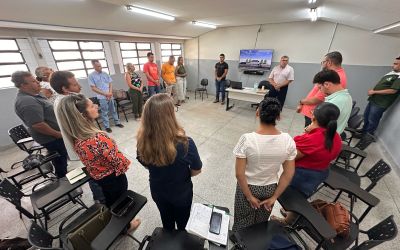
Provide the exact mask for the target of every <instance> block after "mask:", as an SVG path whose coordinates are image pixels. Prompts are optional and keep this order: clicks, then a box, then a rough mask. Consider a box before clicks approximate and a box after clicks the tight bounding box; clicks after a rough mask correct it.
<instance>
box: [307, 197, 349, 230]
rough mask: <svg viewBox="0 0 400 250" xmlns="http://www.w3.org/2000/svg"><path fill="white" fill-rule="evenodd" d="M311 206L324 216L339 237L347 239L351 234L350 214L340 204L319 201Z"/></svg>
mask: <svg viewBox="0 0 400 250" xmlns="http://www.w3.org/2000/svg"><path fill="white" fill-rule="evenodd" d="M311 205H312V206H313V207H314V208H315V209H317V211H318V212H319V213H320V214H322V216H324V218H325V219H326V221H327V222H328V223H329V225H331V226H332V228H333V229H335V230H336V233H337V235H338V236H340V237H343V238H346V237H348V236H349V233H350V213H349V211H347V209H346V208H344V207H343V205H342V204H340V203H339V202H332V203H328V202H326V201H323V200H320V199H317V200H314V201H312V202H311Z"/></svg>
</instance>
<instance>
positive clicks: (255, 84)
mask: <svg viewBox="0 0 400 250" xmlns="http://www.w3.org/2000/svg"><path fill="white" fill-rule="evenodd" d="M257 89H258V83H254V91H257Z"/></svg>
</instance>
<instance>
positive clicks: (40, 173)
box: [3, 152, 59, 189]
mask: <svg viewBox="0 0 400 250" xmlns="http://www.w3.org/2000/svg"><path fill="white" fill-rule="evenodd" d="M32 157H34V158H35V159H38V160H37V165H36V166H31V168H24V166H23V165H24V162H25V160H28V158H32ZM57 157H59V154H58V153H57V152H54V153H52V154H49V155H47V156H43V155H40V154H35V155H29V156H28V157H26V158H25V159H24V160H23V161H18V162H16V163H14V164H13V165H12V166H11V169H12V170H11V171H4V170H3V172H4V173H7V178H9V179H10V180H11V181H12V182H13V183H14V185H15V186H17V187H18V188H19V189H22V188H23V186H24V185H26V184H28V183H30V182H32V181H35V180H37V179H39V178H45V179H46V178H49V177H55V174H54V167H53V164H52V163H51V161H52V160H53V159H55V158H57ZM25 164H27V163H25Z"/></svg>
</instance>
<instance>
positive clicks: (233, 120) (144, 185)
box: [0, 96, 400, 249]
mask: <svg viewBox="0 0 400 250" xmlns="http://www.w3.org/2000/svg"><path fill="white" fill-rule="evenodd" d="M177 117H178V120H179V122H180V123H181V125H182V126H183V127H184V129H185V130H186V133H187V135H189V136H191V137H192V138H193V139H194V141H195V142H196V144H197V147H198V150H199V152H200V156H201V159H202V161H203V165H204V167H203V172H202V173H201V174H200V175H199V176H197V177H194V178H193V185H194V194H195V195H194V201H195V202H203V203H212V204H215V205H220V206H225V207H228V208H229V209H230V211H231V213H232V215H233V203H234V192H235V187H236V179H235V173H234V157H233V155H232V149H233V147H234V145H235V144H236V142H237V141H238V139H239V137H240V135H241V134H243V133H245V132H250V131H252V130H254V129H255V128H256V126H257V122H256V119H255V111H254V109H252V108H250V105H249V104H248V103H243V102H236V104H235V107H234V108H233V109H232V110H230V111H228V112H227V111H225V106H221V105H220V104H213V103H212V97H211V96H210V97H209V98H208V100H207V99H206V100H204V101H201V100H199V99H197V100H194V98H193V97H191V99H190V100H189V101H188V102H187V103H186V104H184V105H183V106H182V107H181V108H180V109H179V111H178V112H177ZM303 123H304V121H303V117H302V116H300V115H298V114H296V113H295V111H294V110H291V109H286V108H285V109H284V110H283V114H282V117H281V120H280V121H279V124H278V127H279V128H280V129H281V130H282V131H284V132H288V133H290V134H291V135H292V136H294V135H297V134H300V133H301V132H302V127H303ZM124 125H125V128H123V129H119V128H114V129H113V130H114V132H113V133H112V134H111V136H112V137H113V138H114V139H115V140H116V141H117V144H118V146H119V148H120V150H121V151H123V152H124V153H125V154H126V155H127V157H128V158H130V159H131V160H132V165H131V166H130V169H129V171H128V173H127V176H128V179H129V189H131V190H134V191H135V192H138V193H140V194H142V195H144V196H146V197H147V198H148V203H147V204H146V205H145V207H144V208H143V209H142V211H141V212H140V213H139V214H138V216H137V217H138V218H141V219H142V225H141V226H140V228H139V229H138V230H137V231H136V232H135V234H134V235H135V236H136V237H137V238H138V239H142V238H143V237H144V236H145V235H150V234H151V233H152V231H153V229H154V228H155V227H158V226H161V220H160V217H159V213H158V210H157V207H156V205H155V203H154V202H153V201H152V199H151V196H150V190H149V182H148V172H147V171H146V169H144V168H143V167H142V166H141V165H140V164H139V163H138V162H137V160H136V159H135V158H136V139H135V134H136V130H137V128H138V122H136V121H134V120H133V119H130V120H129V122H128V123H126V122H124ZM367 152H368V158H367V160H366V162H365V163H364V164H363V166H362V171H366V170H367V169H368V168H370V167H371V166H372V165H373V164H374V163H375V162H376V161H377V160H378V159H380V158H384V159H386V158H385V154H384V152H382V151H381V149H380V147H379V146H378V144H374V145H372V146H370V147H369V148H368V150H367ZM24 156H25V155H24V153H22V152H21V151H19V150H18V149H17V148H11V149H9V150H5V151H2V152H0V157H1V162H2V167H3V168H6V166H10V165H11V163H12V162H14V161H17V160H19V159H22V158H23V157H24ZM386 160H388V159H386ZM389 162H390V161H389ZM79 164H80V163H77V162H74V163H71V167H75V166H77V165H79ZM397 167H398V166H395V165H393V164H392V168H397ZM399 180H400V178H399V177H398V175H397V174H396V172H395V171H392V172H391V173H390V174H389V175H388V176H386V177H385V178H384V179H383V181H381V182H380V183H379V184H378V185H377V186H376V187H375V189H374V190H373V191H372V193H373V194H375V195H376V196H377V197H378V198H379V199H380V200H381V201H380V203H379V205H378V206H377V207H376V208H373V209H372V211H371V212H370V214H369V215H368V217H367V219H366V220H365V221H364V222H363V223H362V225H361V227H362V228H363V229H368V228H369V227H371V226H373V225H375V224H376V223H378V222H379V221H381V220H383V219H385V218H386V217H387V216H388V215H391V214H394V216H395V220H396V222H397V223H398V225H400V210H399V206H400V192H399V190H400V182H399ZM84 191H85V195H84V197H83V200H84V201H86V203H88V204H91V203H92V202H93V201H92V198H91V194H90V190H89V188H88V186H84ZM28 203H29V201H25V205H27V206H28ZM0 207H1V210H2V212H1V214H2V215H1V216H0V238H5V237H15V236H18V235H19V236H24V237H26V234H27V231H26V230H27V229H26V228H27V227H29V222H28V221H27V220H26V219H24V220H23V221H21V220H20V219H19V216H18V213H17V212H16V211H15V209H14V208H13V206H12V205H10V204H9V203H8V202H7V201H5V200H4V199H0ZM356 207H357V208H356V211H357V210H359V209H360V208H361V207H362V205H361V202H357V204H356ZM278 209H279V204H277V205H276V206H275V208H274V212H273V213H274V214H277V215H278V212H277V211H278ZM4 215H7V216H4ZM232 219H233V218H232ZM231 224H232V223H231ZM363 239H365V238H362V240H363ZM132 244H133V243H132V240H130V239H121V240H119V241H118V242H116V243H115V244H114V248H115V249H127V248H130V249H132V246H133V249H135V248H137V245H132ZM379 248H380V249H383V248H387V249H400V241H399V240H398V239H395V240H393V241H391V242H388V243H385V244H382V245H381V246H379Z"/></svg>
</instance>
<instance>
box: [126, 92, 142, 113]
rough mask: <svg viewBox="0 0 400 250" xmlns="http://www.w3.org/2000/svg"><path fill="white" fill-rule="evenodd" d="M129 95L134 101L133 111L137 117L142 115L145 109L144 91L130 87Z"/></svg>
mask: <svg viewBox="0 0 400 250" xmlns="http://www.w3.org/2000/svg"><path fill="white" fill-rule="evenodd" d="M128 93H129V97H130V98H131V101H132V111H133V114H134V115H135V117H139V116H141V115H142V109H143V94H142V92H140V91H138V90H136V89H129V90H128Z"/></svg>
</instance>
